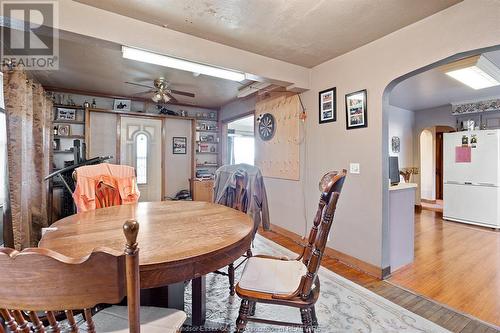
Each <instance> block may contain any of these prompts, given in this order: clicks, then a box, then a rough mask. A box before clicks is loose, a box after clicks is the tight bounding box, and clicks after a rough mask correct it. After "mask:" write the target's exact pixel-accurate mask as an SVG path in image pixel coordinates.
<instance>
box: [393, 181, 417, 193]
mask: <svg viewBox="0 0 500 333" xmlns="http://www.w3.org/2000/svg"><path fill="white" fill-rule="evenodd" d="M417 187H418V185H417V184H414V183H399V184H398V185H395V186H390V187H389V191H400V190H407V189H410V188H414V189H416V188H417Z"/></svg>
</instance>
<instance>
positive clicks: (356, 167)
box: [349, 163, 360, 174]
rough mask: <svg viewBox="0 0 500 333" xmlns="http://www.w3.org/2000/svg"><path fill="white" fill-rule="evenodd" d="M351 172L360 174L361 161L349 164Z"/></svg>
mask: <svg viewBox="0 0 500 333" xmlns="http://www.w3.org/2000/svg"><path fill="white" fill-rule="evenodd" d="M349 172H350V173H353V174H360V169H359V163H351V164H350V165H349Z"/></svg>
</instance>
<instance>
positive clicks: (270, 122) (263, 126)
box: [258, 113, 276, 141]
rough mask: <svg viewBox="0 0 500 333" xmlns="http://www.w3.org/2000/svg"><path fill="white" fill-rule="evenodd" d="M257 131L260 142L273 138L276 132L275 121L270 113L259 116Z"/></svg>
mask: <svg viewBox="0 0 500 333" xmlns="http://www.w3.org/2000/svg"><path fill="white" fill-rule="evenodd" d="M258 129H259V136H260V138H261V139H262V140H264V141H268V140H271V139H272V138H273V136H274V132H275V131H276V121H275V119H274V116H273V115H272V114H270V113H264V114H263V115H262V116H260V121H259V128H258Z"/></svg>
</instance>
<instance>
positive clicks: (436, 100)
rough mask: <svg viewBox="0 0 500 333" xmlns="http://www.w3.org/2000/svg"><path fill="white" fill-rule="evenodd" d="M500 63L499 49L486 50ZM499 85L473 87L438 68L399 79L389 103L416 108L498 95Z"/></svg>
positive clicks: (492, 59)
mask: <svg viewBox="0 0 500 333" xmlns="http://www.w3.org/2000/svg"><path fill="white" fill-rule="evenodd" d="M484 55H485V56H486V57H487V58H488V59H489V60H491V61H492V62H493V63H495V64H496V65H497V66H498V67H500V51H494V52H488V53H484ZM499 96H500V86H496V87H491V88H485V89H480V90H474V89H472V88H470V87H468V86H466V85H465V84H463V83H460V82H459V81H457V80H455V79H453V78H451V77H449V76H448V75H446V74H444V73H443V72H442V71H441V70H440V69H439V68H434V69H431V70H429V71H426V72H424V73H421V74H418V75H415V76H412V77H410V78H409V79H407V80H405V81H403V82H401V83H399V84H398V85H397V86H396V87H394V89H393V90H392V92H391V95H390V96H389V103H390V104H391V105H394V106H398V107H401V108H403V109H407V110H412V111H417V110H422V109H430V108H434V107H437V106H442V105H446V104H451V103H457V102H465V101H473V100H479V99H486V98H488V97H499Z"/></svg>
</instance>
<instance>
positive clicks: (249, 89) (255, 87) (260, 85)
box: [237, 82, 271, 98]
mask: <svg viewBox="0 0 500 333" xmlns="http://www.w3.org/2000/svg"><path fill="white" fill-rule="evenodd" d="M270 85H271V83H269V82H255V83H252V84H251V85H249V86H246V87H244V88H242V89H241V90H240V91H238V95H237V96H238V98H243V97H246V96H248V95H251V94H253V93H256V92H258V91H259V90H261V89H265V88H267V87H269V86H270Z"/></svg>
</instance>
